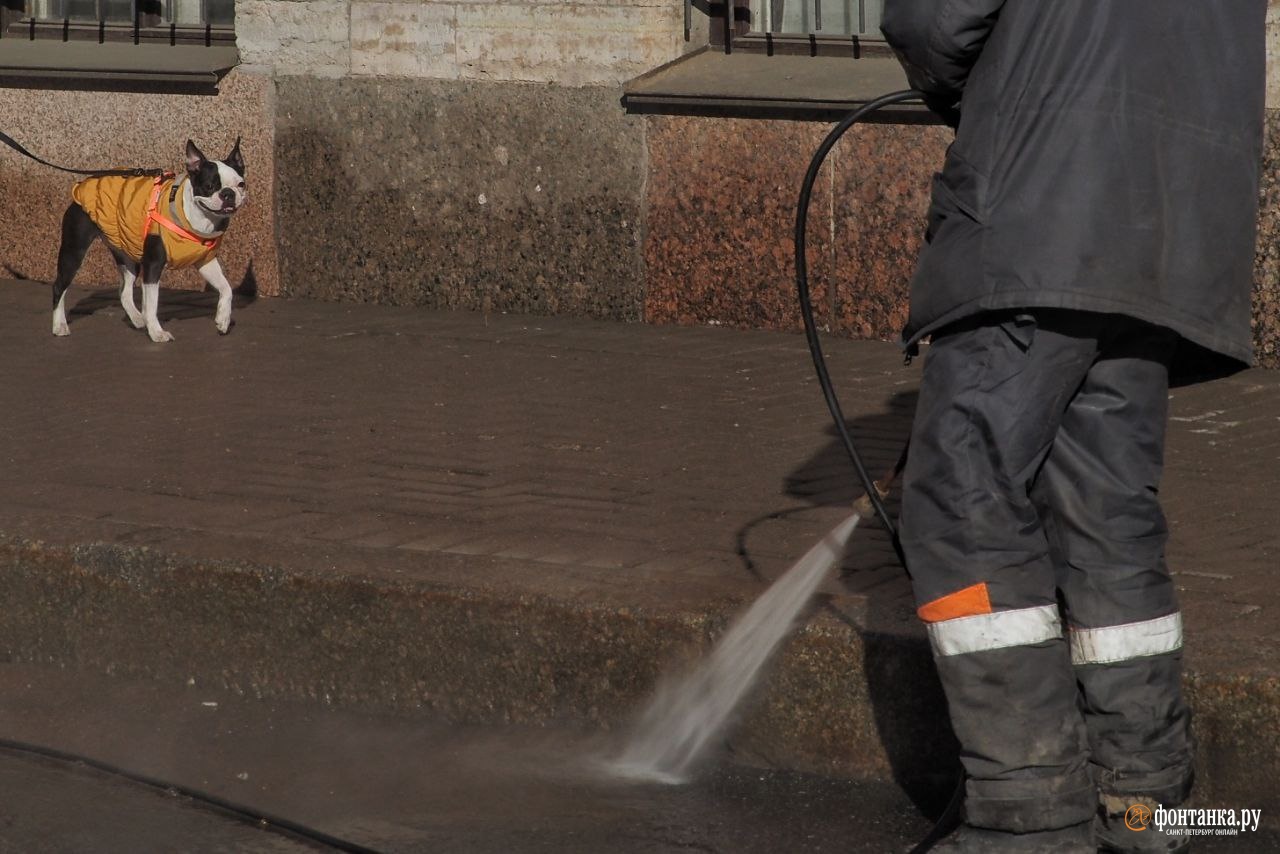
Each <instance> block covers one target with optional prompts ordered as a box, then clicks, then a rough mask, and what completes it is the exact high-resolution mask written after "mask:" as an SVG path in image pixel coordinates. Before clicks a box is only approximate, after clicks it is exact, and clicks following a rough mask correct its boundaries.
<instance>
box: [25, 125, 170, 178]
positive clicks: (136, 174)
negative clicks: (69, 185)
mask: <svg viewBox="0 0 1280 854" xmlns="http://www.w3.org/2000/svg"><path fill="white" fill-rule="evenodd" d="M0 142H3V143H4V144H5V145H7V146H9V147H10V148H12V149H13V150H14V151H16V152H18V153H19V154H21V155H23V156H24V157H30V158H31V159H32V160H34V161H35V162H37V163H39V164H40V165H41V166H48V167H49V168H50V169H57V170H58V171H60V172H70V173H71V174H73V175H94V176H97V177H102V176H107V175H123V176H126V177H129V178H141V177H144V176H146V177H150V176H154V175H163V174H164V173H165V172H167V171H169V170H167V169H146V168H143V167H138V168H135V169H71V168H69V167H67V166H59V165H58V164H57V163H50V162H49V161H48V160H45V159H44V158H42V157H38V156H37V155H35V154H32V153H31V152H30V151H27V149H26V148H24V147H23V145H22V143H20V142H18V141H17V140H16V139H14V138H13V137H11V136H9V134H7V133H5V132H4V131H0Z"/></svg>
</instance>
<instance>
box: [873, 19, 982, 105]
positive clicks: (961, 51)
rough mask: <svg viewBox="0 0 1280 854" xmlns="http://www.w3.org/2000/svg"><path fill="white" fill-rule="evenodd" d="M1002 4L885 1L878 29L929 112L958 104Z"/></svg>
mask: <svg viewBox="0 0 1280 854" xmlns="http://www.w3.org/2000/svg"><path fill="white" fill-rule="evenodd" d="M1003 5H1004V0H885V4H884V13H883V15H882V16H881V23H880V29H881V31H882V32H883V33H884V37H885V40H886V41H888V42H889V46H890V47H892V48H893V50H894V52H895V53H896V54H897V55H898V59H899V61H901V62H902V66H903V68H905V69H906V71H907V80H908V81H909V82H910V84H911V86H912V88H914V89H919V90H920V91H922V92H924V93H925V94H926V95H928V96H930V98H929V99H928V100H930V106H932V107H934V109H935V110H936V109H939V108H940V107H950V108H951V109H952V110H954V109H955V105H956V104H957V103H958V102H959V101H960V96H961V95H962V94H963V93H964V84H965V81H966V80H967V79H968V77H969V72H970V71H971V70H972V69H973V65H974V63H976V62H977V61H978V56H979V55H980V54H981V53H982V47H983V45H985V44H986V41H987V36H989V35H990V34H991V29H992V27H994V26H995V23H996V19H997V18H998V17H999V15H1000V8H1001V7H1002V6H1003Z"/></svg>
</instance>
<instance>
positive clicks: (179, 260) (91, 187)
mask: <svg viewBox="0 0 1280 854" xmlns="http://www.w3.org/2000/svg"><path fill="white" fill-rule="evenodd" d="M181 186H182V182H181V181H174V176H173V174H172V173H167V174H165V175H161V176H160V177H158V178H156V177H152V176H150V175H144V176H140V177H135V176H118V175H99V176H94V177H92V178H86V179H85V180H83V181H81V182H79V183H78V184H76V185H75V187H74V188H73V189H72V191H71V197H72V198H73V199H75V201H76V204H78V205H80V207H82V208H84V211H85V213H87V214H88V215H89V218H90V219H92V220H93V222H94V224H95V225H97V226H98V228H100V229H101V230H102V234H103V236H104V237H105V238H106V239H107V241H108V242H109V243H111V245H112V246H114V247H116V248H117V249H119V250H120V251H122V252H124V254H126V255H128V256H129V257H130V258H131V259H133V260H134V261H135V262H139V261H141V260H142V249H143V246H144V245H145V244H146V242H147V238H148V237H149V236H151V235H153V234H155V235H158V236H159V237H160V239H161V240H162V241H164V248H165V253H166V255H167V256H168V266H170V267H174V268H177V267H192V266H197V267H198V266H203V265H204V264H206V263H207V262H208V261H209V260H210V259H212V258H213V256H214V254H215V252H216V251H217V248H218V244H219V242H220V241H221V240H222V235H217V236H215V237H205V236H203V235H200V234H197V233H196V232H195V231H193V230H192V229H191V224H190V222H188V221H187V218H186V216H185V213H184V212H183V210H182V204H181V201H180V199H179V197H178V191H179V189H180V188H181ZM166 193H167V195H168V198H169V210H168V211H165V210H164V209H163V208H162V207H161V205H162V204H163V202H162V201H161V199H163V198H164V197H165V195H166Z"/></svg>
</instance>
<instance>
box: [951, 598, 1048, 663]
mask: <svg viewBox="0 0 1280 854" xmlns="http://www.w3.org/2000/svg"><path fill="white" fill-rule="evenodd" d="M928 631H929V643H930V644H932V646H933V654H934V655H937V656H948V655H963V654H964V653H968V652H986V651H988V650H992V649H1004V648H1005V647H1010V646H1027V645H1029V644H1034V643H1040V642H1042V641H1047V640H1053V639H1054V638H1060V637H1062V621H1061V619H1060V618H1059V617H1058V606H1057V605H1041V606H1040V607H1037V608H1018V609H1015V610H1012V611H996V612H995V613H991V614H976V615H973V616H969V617H956V618H954V619H950V620H942V621H940V622H936V623H929V624H928Z"/></svg>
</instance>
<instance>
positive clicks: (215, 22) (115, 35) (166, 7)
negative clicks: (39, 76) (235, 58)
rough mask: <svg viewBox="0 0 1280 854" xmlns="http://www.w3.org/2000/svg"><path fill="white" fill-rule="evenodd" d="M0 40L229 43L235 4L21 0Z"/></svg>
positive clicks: (213, 0) (220, 0) (218, 0)
mask: <svg viewBox="0 0 1280 854" xmlns="http://www.w3.org/2000/svg"><path fill="white" fill-rule="evenodd" d="M14 5H16V4H14ZM3 36H4V37H5V38H14V37H19V38H21V37H25V38H27V39H30V40H36V39H41V40H47V39H61V40H62V41H83V40H91V39H95V38H96V39H97V40H98V41H99V42H106V41H127V40H130V39H132V40H133V41H134V42H135V43H141V42H144V41H145V42H164V41H168V42H169V43H170V44H179V43H181V44H192V43H201V42H203V43H205V44H213V43H215V42H216V43H223V44H225V43H229V42H232V43H233V42H234V39H235V4H234V0H22V5H21V8H20V10H17V9H15V10H13V11H11V12H10V14H9V16H8V25H7V26H6V27H5V29H4V33H3Z"/></svg>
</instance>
